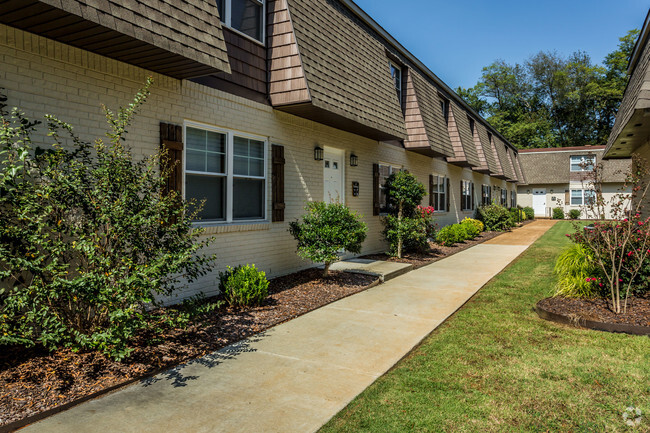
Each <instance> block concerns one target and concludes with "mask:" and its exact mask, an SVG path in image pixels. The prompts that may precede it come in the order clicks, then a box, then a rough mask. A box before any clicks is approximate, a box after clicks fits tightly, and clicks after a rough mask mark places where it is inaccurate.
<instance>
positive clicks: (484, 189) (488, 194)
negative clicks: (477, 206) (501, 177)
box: [481, 184, 492, 206]
mask: <svg viewBox="0 0 650 433" xmlns="http://www.w3.org/2000/svg"><path fill="white" fill-rule="evenodd" d="M486 199H487V200H486ZM491 204H492V186H491V185H486V184H483V185H481V205H482V206H488V205H491Z"/></svg>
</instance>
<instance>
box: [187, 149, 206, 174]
mask: <svg viewBox="0 0 650 433" xmlns="http://www.w3.org/2000/svg"><path fill="white" fill-rule="evenodd" d="M185 157H186V159H187V161H186V163H185V168H186V169H187V170H191V171H205V152H197V151H196V150H190V149H187V152H186V153H185Z"/></svg>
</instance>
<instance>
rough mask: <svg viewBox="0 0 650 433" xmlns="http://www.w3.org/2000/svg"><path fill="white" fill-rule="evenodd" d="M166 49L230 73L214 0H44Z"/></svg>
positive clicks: (53, 5)
mask: <svg viewBox="0 0 650 433" xmlns="http://www.w3.org/2000/svg"><path fill="white" fill-rule="evenodd" d="M40 1H41V2H42V3H44V4H47V5H49V6H52V7H55V8H58V9H61V10H64V11H66V12H68V13H71V14H74V15H77V16H79V17H82V18H84V19H85V20H88V21H91V22H93V23H95V24H99V25H101V26H103V27H106V28H108V29H110V30H115V31H117V32H119V33H121V34H124V35H126V36H130V37H132V38H135V39H137V40H140V41H142V42H146V43H148V44H151V45H153V46H155V47H158V48H161V49H163V50H165V51H169V52H171V53H174V54H177V55H180V56H183V57H185V58H188V59H191V60H194V61H197V62H199V63H201V64H204V65H207V66H211V67H213V68H215V69H218V70H220V71H225V72H230V66H229V64H228V53H227V50H226V43H225V41H224V36H223V32H222V29H221V21H220V19H219V12H218V10H217V6H216V3H215V2H214V1H212V0H183V1H182V0H95V1H81V0H63V1H61V0H40Z"/></svg>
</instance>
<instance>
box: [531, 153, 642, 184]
mask: <svg viewBox="0 0 650 433" xmlns="http://www.w3.org/2000/svg"><path fill="white" fill-rule="evenodd" d="M574 155H596V164H600V163H602V164H603V181H604V182H616V183H621V182H623V181H625V173H626V171H627V170H629V167H630V160H629V159H612V160H603V159H602V157H603V149H602V148H600V149H597V150H594V149H591V150H583V151H580V150H575V151H561V152H558V151H555V152H553V151H550V152H540V151H535V152H519V159H520V161H521V166H522V168H523V172H524V176H525V182H526V183H528V184H531V185H538V184H564V183H569V182H570V180H571V156H574Z"/></svg>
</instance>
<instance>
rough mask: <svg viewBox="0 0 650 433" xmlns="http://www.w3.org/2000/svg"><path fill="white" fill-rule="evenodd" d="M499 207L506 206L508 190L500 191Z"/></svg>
mask: <svg viewBox="0 0 650 433" xmlns="http://www.w3.org/2000/svg"><path fill="white" fill-rule="evenodd" d="M501 206H508V190H507V189H502V190H501Z"/></svg>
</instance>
